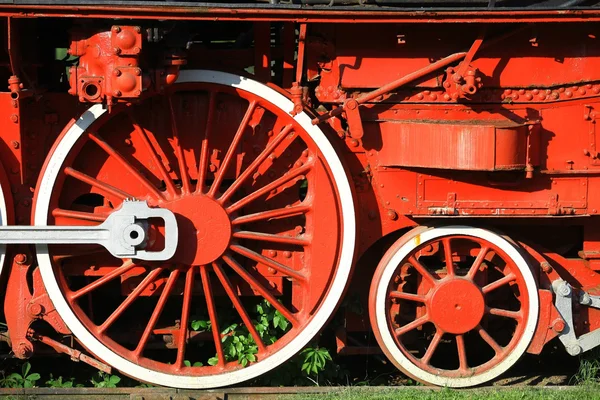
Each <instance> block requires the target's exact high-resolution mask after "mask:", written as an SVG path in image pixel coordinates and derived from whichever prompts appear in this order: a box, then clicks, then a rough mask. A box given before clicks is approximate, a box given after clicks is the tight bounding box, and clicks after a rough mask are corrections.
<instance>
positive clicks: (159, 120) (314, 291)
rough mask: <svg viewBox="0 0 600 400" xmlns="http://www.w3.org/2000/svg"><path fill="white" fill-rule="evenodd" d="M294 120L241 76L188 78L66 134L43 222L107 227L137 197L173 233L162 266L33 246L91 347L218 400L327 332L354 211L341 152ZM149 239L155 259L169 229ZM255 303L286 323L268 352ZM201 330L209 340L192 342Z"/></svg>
mask: <svg viewBox="0 0 600 400" xmlns="http://www.w3.org/2000/svg"><path fill="white" fill-rule="evenodd" d="M292 108H293V104H292V103H291V102H290V101H289V100H288V99H286V98H285V97H284V96H282V95H281V94H279V93H277V92H276V91H274V90H273V89H270V88H268V87H266V86H264V85H262V84H259V83H257V82H254V81H251V80H248V79H245V78H242V77H240V76H235V75H230V74H225V73H219V72H214V71H183V72H182V74H181V76H180V79H179V81H178V84H177V85H176V86H175V87H174V88H173V90H172V92H171V93H169V94H168V95H166V96H154V97H152V98H148V99H146V100H145V101H144V102H143V103H141V104H139V105H137V106H132V107H131V108H130V109H127V110H122V111H121V112H117V113H114V114H110V115H109V114H107V113H104V110H102V109H101V108H100V106H94V107H92V108H91V109H90V110H89V111H88V112H87V113H85V114H84V115H83V116H82V117H81V118H80V120H79V121H77V123H76V124H75V125H73V126H72V127H70V128H69V129H67V130H66V131H65V132H64V133H63V135H62V136H61V138H60V139H59V141H58V142H57V144H56V145H55V147H54V149H53V150H52V152H51V154H50V156H49V158H48V160H47V162H46V164H45V167H44V170H43V174H42V179H41V180H40V184H39V187H38V192H37V199H36V201H37V202H36V208H35V221H36V223H37V224H45V223H48V224H57V225H69V224H82V223H88V224H97V223H100V222H101V221H103V220H104V219H105V218H106V216H107V215H108V214H110V213H111V212H112V210H114V209H116V208H118V206H119V205H120V203H121V202H122V201H123V200H124V199H127V198H136V199H144V200H146V201H148V203H149V204H150V205H151V206H156V207H162V208H166V209H169V210H171V211H173V213H174V214H175V215H176V217H177V220H178V226H179V238H180V239H179V243H178V249H177V252H176V253H175V256H174V257H173V258H172V259H171V260H169V262H162V263H158V262H140V261H137V260H130V259H126V260H119V259H115V258H113V257H111V256H110V255H109V254H108V253H106V252H105V251H104V250H103V249H102V248H100V247H82V248H77V249H74V248H65V247H59V246H51V247H49V248H48V247H46V246H38V260H39V263H40V268H41V270H42V276H43V278H44V283H45V284H46V287H47V289H48V292H49V294H50V297H51V298H52V301H53V302H54V304H55V306H56V308H57V310H58V312H59V313H60V315H61V317H62V318H63V319H64V320H65V322H66V324H67V325H68V326H69V328H70V329H71V330H72V331H73V333H74V334H75V335H76V336H77V338H78V339H79V340H80V342H81V343H82V344H83V345H84V346H85V347H86V348H88V349H89V350H90V351H91V352H93V353H95V354H96V355H97V356H98V357H99V358H101V359H103V360H104V361H106V362H108V363H110V364H111V365H113V366H114V367H116V368H117V369H119V370H121V371H122V372H123V373H125V374H128V375H130V376H133V377H135V378H138V379H140V380H144V381H147V382H152V383H156V384H161V385H168V386H176V387H186V388H208V387H218V386H225V385H231V384H235V383H237V382H241V381H244V380H247V379H250V378H253V377H256V376H258V375H260V374H262V373H264V372H266V371H268V370H270V369H272V368H274V367H276V366H277V365H279V364H281V363H282V362H284V361H285V360H286V359H288V358H289V357H291V356H292V355H293V354H295V353H296V352H297V351H299V350H300V349H301V348H302V347H303V346H305V345H306V343H307V342H308V341H309V340H310V339H311V338H312V337H313V336H314V334H315V333H316V332H318V330H319V329H320V328H321V327H322V326H323V324H324V323H325V322H326V320H327V319H328V317H329V316H330V314H331V313H332V311H333V309H334V308H335V306H336V304H337V302H338V300H339V298H340V296H341V294H342V291H343V289H344V287H345V285H346V280H347V278H348V275H349V270H350V266H351V263H352V254H353V250H354V235H355V232H354V209H353V202H352V197H351V192H350V187H349V184H348V180H347V178H346V175H345V173H344V170H343V168H342V165H341V163H340V161H339V159H338V158H337V156H336V154H335V152H334V151H333V148H332V147H331V145H330V144H329V142H328V141H327V139H326V137H325V136H324V135H323V133H322V132H321V131H320V130H319V129H318V128H316V127H314V126H313V125H311V123H310V119H309V117H308V116H307V115H305V114H304V113H302V114H300V115H297V116H295V117H292V116H291V115H290V114H289V111H291V110H292ZM152 233H153V236H152V237H151V239H150V245H153V244H152V243H153V242H155V243H156V246H157V247H160V243H161V240H164V239H163V238H162V232H161V228H160V227H152V229H151V234H152ZM259 300H266V301H268V302H269V303H270V305H271V306H272V307H274V308H275V309H276V310H277V311H278V313H279V315H280V318H285V319H286V320H287V321H288V322H289V328H287V329H281V330H280V335H278V336H280V337H278V338H277V340H275V341H274V342H272V340H271V341H267V340H266V338H264V337H263V332H262V331H258V330H257V329H256V328H255V325H256V324H257V323H258V322H257V319H258V318H259V317H260V315H258V314H256V313H255V311H254V310H255V308H256V303H257V302H258V301H259ZM194 316H203V317H204V319H205V320H206V323H205V324H204V325H205V326H207V327H208V328H207V330H206V332H195V331H193V330H192V329H191V328H190V324H191V322H192V320H193V318H194ZM232 324H237V325H239V326H245V329H246V330H247V331H246V332H245V335H246V336H247V340H248V341H249V342H248V343H249V346H250V347H251V348H252V349H251V350H249V353H248V354H251V355H249V356H248V357H246V358H245V361H244V360H242V359H240V358H239V357H237V356H235V355H232V354H230V353H229V352H226V349H224V344H223V342H224V341H225V342H226V341H227V335H230V334H231V333H230V332H227V330H225V331H224V328H225V327H227V326H230V325H232ZM282 325H284V324H282ZM214 357H216V358H214ZM209 360H211V361H210V362H209ZM248 362H249V363H248ZM199 363H202V364H203V365H202V366H199ZM246 363H248V365H247V366H246V367H245V368H244V365H246ZM194 364H195V365H194ZM210 364H214V365H210Z"/></svg>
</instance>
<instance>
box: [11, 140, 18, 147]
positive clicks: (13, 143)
mask: <svg viewBox="0 0 600 400" xmlns="http://www.w3.org/2000/svg"><path fill="white" fill-rule="evenodd" d="M10 144H12V147H13V148H14V149H18V148H19V146H20V144H19V142H17V141H16V140H13V141H12V142H10Z"/></svg>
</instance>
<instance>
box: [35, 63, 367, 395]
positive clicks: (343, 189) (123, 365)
mask: <svg viewBox="0 0 600 400" xmlns="http://www.w3.org/2000/svg"><path fill="white" fill-rule="evenodd" d="M177 83H215V84H221V85H225V86H231V87H234V88H237V89H241V90H244V91H247V92H250V93H253V94H255V95H257V96H260V97H262V98H264V99H266V100H267V101H269V102H270V103H272V104H273V105H274V106H276V107H278V108H279V109H281V110H283V111H285V112H291V111H292V110H293V108H294V105H293V103H292V102H291V101H290V100H289V99H287V98H286V97H285V96H283V95H282V94H280V93H278V92H277V91H275V90H274V89H271V88H269V87H268V86H265V85H263V84H261V83H259V82H256V81H253V80H251V79H247V78H245V77H241V76H238V75H233V74H228V73H224V72H219V71H209V70H186V71H181V73H180V75H179V79H178V80H177ZM104 112H105V110H104V109H102V106H101V105H99V104H98V105H94V106H92V107H90V108H89V109H88V110H87V111H86V112H85V113H84V114H83V115H82V116H81V117H80V118H79V120H78V121H77V122H76V123H75V124H73V126H71V128H70V129H69V130H68V131H67V132H66V134H65V135H64V136H63V138H62V140H61V141H60V143H58V145H57V146H56V148H55V151H54V152H53V154H52V155H51V159H50V160H49V161H48V163H47V167H46V169H45V171H44V175H43V177H42V180H41V181H40V185H39V188H38V194H37V202H36V204H35V215H34V221H35V225H47V224H48V214H49V213H48V212H49V207H50V199H51V195H52V191H53V188H54V184H55V182H56V178H57V177H58V173H59V172H60V170H61V168H62V164H63V162H64V160H65V158H66V156H67V155H68V154H69V152H70V151H71V149H72V147H73V146H74V145H75V143H76V142H77V140H78V139H79V137H80V136H81V135H82V134H83V133H84V132H85V131H86V129H87V128H88V127H89V126H90V125H91V124H92V123H93V122H94V121H96V120H97V119H98V118H99V117H100V116H101V115H102V114H104ZM294 119H295V120H296V122H297V123H298V124H299V125H300V126H301V127H302V128H303V129H304V130H305V131H306V132H307V133H308V134H309V136H310V137H311V138H312V140H313V141H314V142H315V144H316V145H317V146H318V147H319V150H320V151H321V154H322V155H323V158H324V159H325V161H326V162H327V164H328V166H329V169H330V171H331V173H332V175H333V177H334V183H335V186H336V189H337V191H338V194H339V199H340V206H341V213H342V245H341V251H340V257H339V262H338V265H337V271H336V273H335V277H334V279H333V282H332V284H331V286H330V289H329V294H328V295H327V297H326V298H325V300H323V303H322V304H321V307H320V308H319V310H318V311H317V313H316V314H315V315H314V317H313V318H312V320H311V321H310V322H309V323H308V324H307V325H306V327H305V329H304V330H302V331H301V332H300V333H299V334H298V336H296V337H295V338H294V339H292V340H291V341H290V343H289V344H288V345H286V346H285V347H284V348H282V349H281V350H279V351H278V352H276V353H275V354H273V355H271V356H269V357H268V358H266V359H265V360H264V361H260V362H258V363H256V364H252V365H249V366H247V367H246V368H242V369H239V370H236V371H231V372H226V373H223V374H220V375H210V376H204V377H198V376H182V375H172V374H166V373H164V372H158V371H154V370H151V369H148V368H144V367H142V366H140V365H137V364H135V363H133V362H131V361H129V360H127V359H125V358H123V357H121V356H119V355H118V354H116V353H114V352H113V351H111V350H110V349H109V348H108V347H106V346H105V345H104V344H102V343H101V342H100V341H99V340H98V339H97V338H96V337H94V336H93V335H92V334H91V333H90V332H89V331H88V330H87V329H86V328H85V326H84V325H83V324H82V323H81V322H80V321H79V320H78V319H77V317H76V315H75V314H74V313H73V311H72V309H71V307H70V306H69V305H68V303H67V301H66V300H65V298H64V296H63V294H62V291H61V289H60V287H59V285H58V281H57V279H56V276H55V275H54V272H53V269H52V263H51V261H50V255H49V254H48V246H46V245H37V246H36V251H37V258H38V263H39V267H40V272H41V275H42V279H43V281H44V285H45V286H46V290H47V291H48V295H49V297H50V299H51V300H52V303H53V304H54V307H55V308H56V310H57V311H58V313H59V315H60V316H61V317H62V319H63V320H64V322H65V324H66V325H67V326H68V327H69V329H70V330H71V331H72V332H73V334H74V335H75V336H76V337H77V338H78V339H79V340H80V341H81V343H82V344H83V345H84V346H85V347H86V348H87V349H88V350H89V351H90V352H92V353H93V354H95V355H96V356H97V357H99V358H100V359H102V360H104V361H105V362H107V363H108V364H110V365H111V366H113V367H115V368H116V369H118V370H120V371H122V372H123V373H124V374H127V375H129V376H132V377H135V378H137V379H140V380H142V381H146V382H150V383H154V384H158V385H164V386H172V387H179V388H189V389H206V388H214V387H221V386H228V385H233V384H236V383H239V382H243V381H246V380H248V379H252V378H255V377H257V376H259V375H261V374H264V373H265V372H267V371H270V370H271V369H273V368H275V367H277V366H278V365H280V364H282V363H283V362H285V361H286V360H288V359H289V358H290V357H292V356H293V355H294V354H296V353H297V352H298V351H300V350H301V349H302V348H303V347H304V346H306V344H307V343H308V342H309V341H310V340H311V339H312V338H313V337H314V336H315V335H316V334H317V333H318V332H319V330H320V329H321V328H322V327H323V325H325V323H326V322H327V320H328V319H329V317H330V315H331V314H332V313H333V311H334V309H335V307H336V306H337V303H338V301H339V299H340V297H341V296H342V293H343V291H344V288H345V287H346V282H347V280H348V276H349V275H350V269H351V267H352V261H353V256H354V247H355V239H356V238H355V236H356V226H355V212H354V200H353V197H352V192H351V189H350V184H349V182H348V178H347V176H346V173H345V170H344V167H343V166H342V163H341V161H340V160H339V158H338V156H337V154H336V152H335V150H334V149H333V147H332V146H331V144H330V143H329V141H328V140H327V138H326V136H325V134H324V133H323V132H322V131H321V130H320V129H319V128H318V127H317V126H315V125H312V123H311V119H310V117H309V116H308V115H307V114H306V113H304V112H302V113H300V114H298V115H296V116H295V117H294Z"/></svg>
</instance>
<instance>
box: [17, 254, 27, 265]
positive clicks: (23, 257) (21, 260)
mask: <svg viewBox="0 0 600 400" xmlns="http://www.w3.org/2000/svg"><path fill="white" fill-rule="evenodd" d="M15 262H16V263H17V264H19V265H23V264H25V263H26V262H27V255H26V254H23V253H21V254H17V255H16V256H15Z"/></svg>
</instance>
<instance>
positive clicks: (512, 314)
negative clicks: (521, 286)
mask: <svg viewBox="0 0 600 400" xmlns="http://www.w3.org/2000/svg"><path fill="white" fill-rule="evenodd" d="M487 312H488V313H489V314H491V315H497V316H499V317H506V318H512V319H516V320H520V319H521V318H522V316H523V314H522V313H521V311H510V310H504V309H502V308H489V309H488V310H487Z"/></svg>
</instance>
